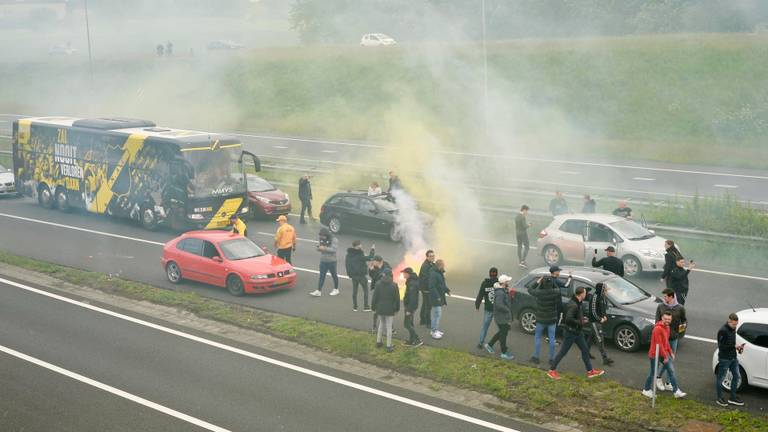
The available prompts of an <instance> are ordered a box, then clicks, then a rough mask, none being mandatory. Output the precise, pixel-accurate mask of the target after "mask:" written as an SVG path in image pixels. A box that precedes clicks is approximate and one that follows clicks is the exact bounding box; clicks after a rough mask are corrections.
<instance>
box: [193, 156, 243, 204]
mask: <svg viewBox="0 0 768 432" xmlns="http://www.w3.org/2000/svg"><path fill="white" fill-rule="evenodd" d="M184 156H185V158H186V160H187V161H188V162H189V163H190V164H191V166H192V169H193V177H192V178H191V181H192V188H193V191H194V195H195V196H196V197H205V196H218V195H229V194H239V193H245V183H244V182H243V181H242V177H243V176H242V171H241V167H240V162H239V160H238V159H239V156H240V150H239V149H237V150H234V149H220V150H194V151H186V152H184Z"/></svg>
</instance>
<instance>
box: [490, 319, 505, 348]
mask: <svg viewBox="0 0 768 432" xmlns="http://www.w3.org/2000/svg"><path fill="white" fill-rule="evenodd" d="M497 325H498V326H499V331H498V332H496V334H495V335H493V337H492V338H491V340H490V341H488V345H490V346H493V345H494V344H495V343H496V342H497V341H498V342H499V345H501V353H502V354H506V353H507V333H509V324H497Z"/></svg>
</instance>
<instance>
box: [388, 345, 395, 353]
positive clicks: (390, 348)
mask: <svg viewBox="0 0 768 432" xmlns="http://www.w3.org/2000/svg"><path fill="white" fill-rule="evenodd" d="M394 350H395V347H391V346H388V347H387V352H388V353H391V352H392V351H394Z"/></svg>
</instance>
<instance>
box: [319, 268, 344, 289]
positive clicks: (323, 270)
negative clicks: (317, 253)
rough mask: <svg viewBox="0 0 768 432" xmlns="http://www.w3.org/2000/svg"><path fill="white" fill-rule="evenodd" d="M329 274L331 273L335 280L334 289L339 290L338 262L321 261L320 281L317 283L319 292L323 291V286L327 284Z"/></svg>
mask: <svg viewBox="0 0 768 432" xmlns="http://www.w3.org/2000/svg"><path fill="white" fill-rule="evenodd" d="M327 272H330V273H331V277H332V278H333V289H339V274H338V273H336V261H333V262H324V261H320V280H318V281H317V290H318V291H320V290H322V289H323V284H324V283H325V274H326V273H327Z"/></svg>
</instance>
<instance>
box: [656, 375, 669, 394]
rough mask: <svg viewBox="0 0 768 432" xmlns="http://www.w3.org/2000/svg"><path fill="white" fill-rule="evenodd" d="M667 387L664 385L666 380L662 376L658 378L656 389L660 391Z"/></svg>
mask: <svg viewBox="0 0 768 432" xmlns="http://www.w3.org/2000/svg"><path fill="white" fill-rule="evenodd" d="M666 389H667V386H665V385H664V380H662V379H661V378H656V390H658V391H664V390H666Z"/></svg>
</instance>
